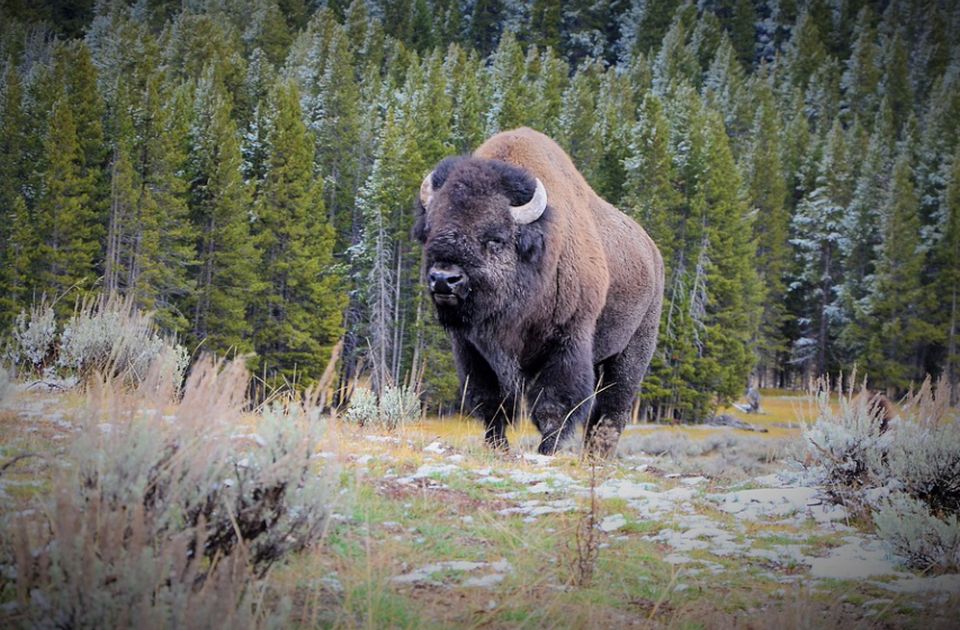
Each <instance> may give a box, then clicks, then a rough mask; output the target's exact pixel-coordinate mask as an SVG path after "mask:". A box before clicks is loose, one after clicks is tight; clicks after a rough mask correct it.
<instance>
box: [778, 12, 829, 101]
mask: <svg viewBox="0 0 960 630" xmlns="http://www.w3.org/2000/svg"><path fill="white" fill-rule="evenodd" d="M826 60H827V50H826V47H825V46H824V43H823V35H822V33H821V32H820V29H819V28H818V27H817V23H816V20H814V19H812V18H811V16H810V13H808V12H807V11H803V12H801V13H800V16H799V17H798V18H797V22H796V24H794V26H793V34H792V36H791V37H790V42H789V43H788V44H787V45H786V46H785V47H784V53H783V57H782V58H781V59H780V60H779V61H778V62H777V63H778V65H780V66H782V67H783V68H784V69H785V71H786V73H787V75H788V76H789V78H790V82H791V83H792V84H793V86H794V87H798V88H800V89H806V87H807V83H808V82H809V81H810V77H812V76H813V74H814V73H815V72H816V71H817V69H818V68H819V67H820V66H822V65H823V63H824V62H825V61H826Z"/></svg>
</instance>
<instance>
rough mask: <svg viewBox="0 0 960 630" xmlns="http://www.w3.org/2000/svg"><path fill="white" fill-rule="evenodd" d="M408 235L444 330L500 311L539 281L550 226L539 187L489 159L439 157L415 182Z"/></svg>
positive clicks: (515, 305) (522, 174)
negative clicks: (415, 207) (420, 249)
mask: <svg viewBox="0 0 960 630" xmlns="http://www.w3.org/2000/svg"><path fill="white" fill-rule="evenodd" d="M419 201H420V204H419V205H420V213H419V216H418V218H417V222H416V224H415V225H414V230H413V231H414V236H415V237H416V238H417V239H418V240H419V241H420V242H421V243H423V245H424V251H425V258H424V276H425V278H424V279H425V281H426V283H427V286H428V288H429V291H430V295H431V296H432V298H433V301H434V303H435V304H436V306H437V313H438V314H439V317H440V322H441V323H442V324H443V325H444V326H447V327H457V326H465V325H469V324H470V323H471V322H473V321H476V320H477V319H487V318H489V317H491V316H494V315H498V314H502V315H507V314H508V313H509V311H510V310H511V309H517V308H518V307H519V306H520V305H521V304H522V303H524V302H526V301H527V300H529V299H530V298H531V297H532V296H533V294H534V293H535V292H536V288H537V287H538V286H539V283H540V279H539V276H540V275H541V273H542V261H543V253H544V247H545V244H546V241H547V234H548V232H549V224H550V209H549V207H548V206H547V191H546V190H545V188H544V186H543V184H542V183H541V182H540V180H539V179H537V178H536V177H534V176H533V175H531V174H530V173H528V172H527V171H525V170H523V169H521V168H518V167H515V166H512V165H510V164H507V163H506V162H500V161H497V160H486V159H479V158H467V157H460V158H447V159H446V160H444V161H442V162H441V163H440V164H439V165H437V168H436V169H434V170H433V172H431V173H430V174H429V175H427V177H426V178H425V179H424V180H423V184H422V185H421V187H420V199H419Z"/></svg>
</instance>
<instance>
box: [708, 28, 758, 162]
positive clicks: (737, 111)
mask: <svg viewBox="0 0 960 630" xmlns="http://www.w3.org/2000/svg"><path fill="white" fill-rule="evenodd" d="M703 93H704V96H705V97H706V99H707V102H708V103H710V104H711V105H712V106H713V107H715V108H716V109H718V110H720V112H722V113H723V122H724V125H725V126H726V129H727V135H728V136H729V137H730V139H731V141H732V142H733V144H734V147H735V149H737V153H741V152H742V149H743V148H744V143H746V142H747V136H748V132H749V129H750V125H751V124H752V122H753V120H752V117H753V105H752V103H751V102H750V101H751V99H750V90H749V88H748V84H747V79H746V75H745V73H744V71H743V66H741V65H740V62H739V61H738V59H737V53H736V51H735V50H734V48H733V45H732V44H731V42H730V39H729V38H728V37H727V36H726V35H723V37H721V39H720V46H719V48H717V50H716V55H714V57H713V60H712V61H711V62H710V67H709V68H708V69H707V72H706V75H705V77H704V81H703Z"/></svg>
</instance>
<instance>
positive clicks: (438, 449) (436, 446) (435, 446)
mask: <svg viewBox="0 0 960 630" xmlns="http://www.w3.org/2000/svg"><path fill="white" fill-rule="evenodd" d="M446 450H447V449H445V448H443V445H442V444H441V443H440V442H430V444H428V445H427V446H425V447H423V452H424V453H436V454H437V455H443V454H444V453H445V452H446Z"/></svg>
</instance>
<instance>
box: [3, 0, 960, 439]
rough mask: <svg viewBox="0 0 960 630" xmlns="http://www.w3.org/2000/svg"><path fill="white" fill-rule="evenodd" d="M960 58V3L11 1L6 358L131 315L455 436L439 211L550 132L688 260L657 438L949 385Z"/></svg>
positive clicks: (649, 387) (680, 262) (649, 383)
mask: <svg viewBox="0 0 960 630" xmlns="http://www.w3.org/2000/svg"><path fill="white" fill-rule="evenodd" d="M958 33H960V4H958V3H956V2H954V1H953V0H886V1H884V0H877V1H871V0H698V1H696V2H694V1H689V0H688V1H680V0H585V1H584V0H573V1H570V2H554V1H551V0H467V1H465V2H455V1H453V0H353V1H352V2H348V1H346V0H344V1H339V0H329V1H324V0H175V1H170V0H136V1H125V0H97V1H96V2H94V1H93V0H79V1H69V0H59V1H52V2H40V3H34V2H30V1H28V0H3V1H2V2H0V330H3V331H7V330H10V329H12V328H15V327H16V326H17V322H18V320H20V321H22V319H23V316H22V315H21V313H29V311H30V308H31V307H32V306H33V305H35V304H37V303H39V302H41V300H45V301H46V302H47V303H52V304H53V305H54V310H55V312H56V313H57V316H58V317H61V318H67V317H69V316H70V314H71V313H73V311H74V309H75V308H77V304H78V303H79V302H82V301H83V300H84V299H90V298H91V296H95V295H97V294H101V293H103V294H120V295H122V296H125V297H126V298H128V299H130V300H132V301H133V303H134V304H135V305H136V306H137V307H138V308H140V309H143V310H144V311H148V312H151V313H152V314H153V317H154V321H155V322H156V323H157V325H158V326H159V327H160V329H161V330H162V331H163V332H164V333H165V334H167V335H170V336H171V337H174V336H175V337H176V339H178V340H179V342H180V343H181V344H183V345H184V346H185V347H186V348H188V349H190V351H191V353H192V354H193V355H194V356H199V354H200V353H201V352H210V353H215V354H217V355H220V356H234V355H237V356H241V355H242V356H246V357H247V364H248V365H249V367H250V368H251V371H252V372H253V373H254V374H257V375H258V382H259V383H260V384H261V385H262V386H263V387H268V388H269V387H281V386H286V385H291V386H297V387H303V386H307V385H309V384H311V383H313V382H315V381H317V380H318V379H319V378H320V377H321V375H322V374H323V373H324V371H325V370H327V369H328V366H330V365H335V368H334V369H335V370H336V377H335V378H334V379H333V385H332V389H334V390H335V394H334V399H333V400H334V401H340V402H342V401H343V400H344V398H345V397H347V396H349V392H350V390H351V388H352V387H353V386H354V385H355V384H356V383H357V382H358V381H362V382H368V381H369V382H372V383H374V384H377V383H380V384H383V383H392V384H405V385H410V386H415V387H417V388H418V390H419V391H421V392H422V397H421V399H422V401H423V403H424V405H425V406H426V407H427V408H428V409H429V410H430V411H431V413H435V412H437V411H439V412H444V410H446V411H447V412H450V411H455V410H456V409H457V408H458V406H459V405H460V395H459V393H458V391H457V387H458V385H457V378H456V373H455V370H454V367H453V358H452V356H451V353H450V348H449V342H448V341H447V338H446V335H445V333H444V331H443V330H442V329H441V328H440V326H439V325H438V324H437V322H436V317H435V313H434V309H433V306H432V304H431V303H430V302H429V300H428V299H426V296H425V295H424V291H423V288H422V283H421V281H420V273H421V263H420V260H421V249H420V246H419V244H418V243H417V242H416V241H415V240H414V239H413V238H412V237H411V235H410V231H411V225H412V222H413V214H414V204H415V199H416V193H417V190H418V188H419V186H420V182H421V181H422V179H423V177H424V175H425V174H426V173H428V172H429V171H430V170H431V169H432V168H433V167H434V165H435V164H436V163H437V162H438V161H439V160H441V159H442V158H444V157H446V156H449V155H456V154H466V153H469V152H471V151H472V150H473V149H474V148H476V147H477V146H478V145H479V144H480V143H482V142H483V140H485V139H486V138H487V137H489V136H491V135H492V134H494V133H496V132H498V131H501V130H506V129H511V128H514V127H518V126H522V125H526V126H529V127H532V128H534V129H537V130H540V131H542V132H544V133H546V134H547V135H549V136H551V137H552V138H554V139H555V140H557V142H559V144H560V145H561V146H562V147H563V148H564V149H565V150H566V151H567V152H568V153H569V154H570V155H571V157H572V158H573V160H574V162H575V164H576V165H577V167H578V168H579V169H580V171H581V172H582V173H583V174H584V176H585V177H586V179H587V180H588V181H589V182H590V184H591V185H592V186H593V188H594V189H595V190H596V191H597V192H598V193H599V194H600V195H601V196H602V197H604V198H605V199H607V200H608V201H610V202H611V203H613V204H614V205H616V206H618V207H619V208H620V209H622V210H623V211H624V212H625V213H627V214H629V215H630V216H632V217H633V218H635V219H636V220H637V221H638V222H639V223H640V224H641V225H642V226H643V227H644V228H645V229H646V230H647V231H648V232H649V233H650V235H651V236H652V237H653V238H654V240H655V241H656V242H657V244H658V245H659V247H660V249H661V251H662V253H663V257H664V261H665V263H666V268H667V269H666V295H665V302H664V308H663V316H662V320H661V323H660V333H659V342H658V349H657V353H656V355H655V357H654V359H653V364H652V366H651V370H650V372H649V374H648V375H647V377H646V380H645V382H644V384H643V387H642V392H641V395H640V398H639V407H638V413H639V414H640V415H641V416H642V417H643V418H646V419H648V420H652V421H677V420H680V421H699V420H702V419H704V418H706V417H707V416H709V415H710V414H712V413H713V411H714V410H715V409H716V407H717V405H719V404H725V403H727V402H729V401H731V400H733V399H736V398H737V397H739V396H740V395H741V394H742V393H743V391H744V389H745V387H746V386H747V385H748V383H753V384H755V385H758V386H761V387H785V388H790V387H796V388H799V387H803V386H805V385H806V384H808V383H810V382H811V380H812V379H814V378H815V377H817V376H819V375H823V374H830V375H838V374H841V373H843V374H848V373H850V372H851V371H852V370H854V369H856V370H857V373H858V374H859V375H861V376H865V377H866V378H867V379H868V383H869V385H870V387H872V388H874V389H878V390H883V391H886V392H888V393H889V394H891V395H900V394H902V393H904V392H906V391H908V390H909V389H910V388H911V386H912V385H913V384H916V383H919V382H920V381H922V380H923V379H924V377H925V376H926V375H927V374H931V375H933V376H934V377H937V376H940V375H945V376H946V378H947V379H948V380H949V381H950V382H952V383H953V384H955V385H956V384H957V382H958V380H960V347H958V335H960V330H958V329H960V323H958V319H960V303H958V291H960V41H958V40H960V38H958ZM332 359H336V362H335V364H334V363H332ZM955 389H957V390H958V391H960V389H958V388H956V387H955Z"/></svg>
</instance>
